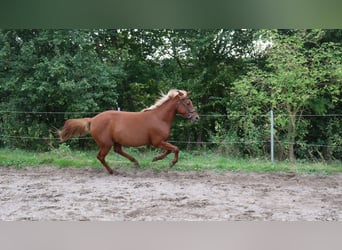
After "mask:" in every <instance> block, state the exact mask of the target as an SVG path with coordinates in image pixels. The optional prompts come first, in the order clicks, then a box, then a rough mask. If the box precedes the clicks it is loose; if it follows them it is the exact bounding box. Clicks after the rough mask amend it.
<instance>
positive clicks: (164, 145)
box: [154, 141, 179, 167]
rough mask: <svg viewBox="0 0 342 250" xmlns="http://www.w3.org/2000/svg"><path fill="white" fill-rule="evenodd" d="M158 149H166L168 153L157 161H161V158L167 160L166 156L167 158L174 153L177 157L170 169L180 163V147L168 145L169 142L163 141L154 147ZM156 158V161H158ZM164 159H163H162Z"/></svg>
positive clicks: (171, 163)
mask: <svg viewBox="0 0 342 250" xmlns="http://www.w3.org/2000/svg"><path fill="white" fill-rule="evenodd" d="M154 146H155V147H157V148H161V149H165V150H166V152H165V153H164V154H162V155H160V156H159V157H156V158H158V159H157V160H160V159H159V158H160V157H163V158H165V156H167V155H168V154H169V153H171V152H173V153H174V154H175V157H174V158H173V161H171V162H170V167H172V166H173V165H175V164H176V163H177V161H178V153H179V149H178V147H176V146H174V145H172V144H171V143H168V142H167V141H162V142H160V143H159V144H157V145H154ZM156 158H154V159H156ZM161 159H162V158H161Z"/></svg>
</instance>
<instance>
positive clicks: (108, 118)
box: [91, 110, 150, 146]
mask: <svg viewBox="0 0 342 250" xmlns="http://www.w3.org/2000/svg"><path fill="white" fill-rule="evenodd" d="M149 122H150V121H149V119H146V114H144V113H143V112H125V111H114V110H110V111H105V112H102V113H100V114H98V115H96V116H95V117H93V119H92V122H91V134H92V136H93V138H94V139H95V141H96V142H97V143H105V144H112V143H119V144H121V145H124V146H141V145H146V144H149V143H150V141H149V134H148V127H150V125H149V124H148V123H149Z"/></svg>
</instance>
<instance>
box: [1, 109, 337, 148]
mask: <svg viewBox="0 0 342 250" xmlns="http://www.w3.org/2000/svg"><path fill="white" fill-rule="evenodd" d="M98 113H100V112H91V111H90V112H89V111H87V112H64V111H63V112H62V111H17V110H0V115H1V116H3V115H4V114H7V115H9V114H27V115H38V116H43V115H92V116H94V115H96V114H98ZM199 115H200V117H201V119H209V118H226V119H229V118H231V117H261V118H264V119H266V118H269V117H270V114H199ZM280 116H281V117H284V116H287V117H290V116H291V115H284V114H274V118H276V117H280ZM295 116H296V117H302V118H310V117H336V118H340V117H342V114H322V115H313V114H300V115H295ZM0 122H1V120H0ZM270 126H272V125H270ZM1 138H3V139H5V138H6V139H23V140H24V139H30V140H50V141H52V140H56V141H57V140H58V138H57V137H52V136H51V135H46V136H29V135H5V134H0V139H1ZM75 140H92V138H91V137H80V138H76V139H75ZM170 142H171V143H174V144H188V145H234V144H267V143H270V142H271V137H270V139H269V140H238V141H234V140H231V141H227V140H226V139H225V140H216V141H188V140H187V141H185V140H183V141H182V140H170ZM275 143H276V144H282V145H290V144H297V145H299V144H300V145H302V146H307V147H321V148H338V149H340V148H342V145H340V144H337V145H327V144H313V143H305V142H298V141H297V142H295V143H293V142H288V141H279V140H278V141H276V142H275ZM273 146H274V145H273ZM271 147H272V146H271Z"/></svg>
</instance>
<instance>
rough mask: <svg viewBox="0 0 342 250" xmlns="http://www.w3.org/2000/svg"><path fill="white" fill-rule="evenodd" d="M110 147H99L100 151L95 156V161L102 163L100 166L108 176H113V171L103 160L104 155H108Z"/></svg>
mask: <svg viewBox="0 0 342 250" xmlns="http://www.w3.org/2000/svg"><path fill="white" fill-rule="evenodd" d="M111 147H112V146H103V147H100V151H99V153H98V154H97V159H99V161H100V162H101V163H102V165H103V166H104V167H105V168H106V169H107V171H108V172H109V173H110V174H113V173H114V172H113V170H112V169H111V168H110V167H109V165H108V164H107V162H106V161H105V158H106V155H107V154H108V152H109V150H110V148H111Z"/></svg>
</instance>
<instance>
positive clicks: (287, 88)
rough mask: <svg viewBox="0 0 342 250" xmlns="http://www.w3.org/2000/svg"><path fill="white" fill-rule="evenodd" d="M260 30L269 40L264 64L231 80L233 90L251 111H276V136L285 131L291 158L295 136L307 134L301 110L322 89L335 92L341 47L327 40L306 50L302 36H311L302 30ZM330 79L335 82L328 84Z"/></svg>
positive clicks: (321, 91)
mask: <svg viewBox="0 0 342 250" xmlns="http://www.w3.org/2000/svg"><path fill="white" fill-rule="evenodd" d="M263 32H265V33H263V35H266V36H267V37H268V39H270V40H271V41H272V46H271V47H270V48H269V49H268V50H267V54H266V61H265V65H263V67H257V66H255V65H254V66H252V67H251V68H250V72H249V73H248V74H247V75H245V76H244V77H242V79H241V80H239V81H236V82H235V84H234V85H235V87H234V92H235V94H236V95H237V96H238V97H239V102H244V103H250V105H251V106H252V108H251V109H252V110H254V111H256V109H257V111H259V110H263V112H267V111H268V110H270V109H273V110H274V111H275V112H276V114H278V116H277V118H276V121H275V122H276V126H277V136H278V137H280V136H281V134H282V133H285V135H286V142H285V143H286V144H287V148H288V158H289V159H290V160H294V159H295V150H294V147H295V144H296V138H297V139H298V138H301V139H303V138H304V136H305V134H306V133H307V128H306V125H307V122H305V121H304V120H303V116H302V114H303V112H304V111H307V110H308V109H309V108H310V105H312V103H315V102H316V101H317V98H318V97H319V96H320V95H322V93H323V92H324V91H326V88H328V89H333V90H334V91H335V94H338V91H337V90H336V86H337V84H336V79H337V78H339V76H338V72H339V70H340V66H339V65H340V59H339V58H340V53H341V48H340V47H336V45H335V44H332V43H327V44H322V45H320V46H319V47H315V48H311V49H306V47H305V45H306V39H307V38H308V37H309V35H310V37H312V35H313V34H312V33H309V35H308V33H307V32H306V31H301V30H298V31H295V32H290V35H289V34H285V35H284V34H281V32H279V33H278V32H274V31H272V32H269V31H263ZM323 65H324V66H323ZM334 79H335V83H333V84H331V85H329V83H331V81H334ZM337 82H338V81H337ZM335 94H334V95H335ZM235 107H237V105H236V103H235ZM249 111H251V110H249ZM299 121H300V122H299Z"/></svg>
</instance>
